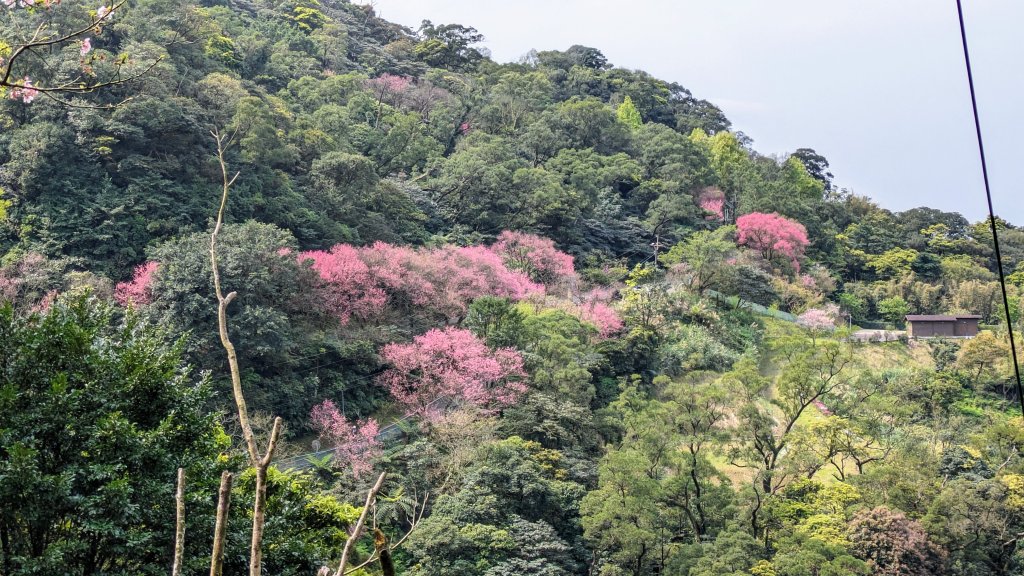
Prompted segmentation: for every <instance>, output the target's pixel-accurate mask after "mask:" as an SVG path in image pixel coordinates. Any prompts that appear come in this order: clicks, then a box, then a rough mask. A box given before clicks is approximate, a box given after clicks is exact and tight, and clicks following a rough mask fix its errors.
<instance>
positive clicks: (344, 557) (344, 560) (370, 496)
mask: <svg viewBox="0 0 1024 576" xmlns="http://www.w3.org/2000/svg"><path fill="white" fill-rule="evenodd" d="M386 477H387V472H381V473H380V478H377V482H376V483H375V484H374V485H373V487H372V488H370V491H369V492H367V494H366V504H365V505H364V506H363V511H362V513H360V514H359V520H358V521H357V522H356V527H355V529H353V530H352V535H351V536H349V538H348V540H346V541H345V548H344V549H343V550H342V552H341V562H340V563H339V564H338V569H337V570H336V571H335V572H334V576H344V574H345V564H348V557H349V555H350V554H351V553H352V546H353V545H354V544H355V542H356V540H358V539H359V535H360V533H361V532H362V531H363V524H365V523H366V515H367V514H368V513H369V512H370V504H372V503H373V500H374V498H376V497H377V492H379V491H380V488H381V486H383V485H384V478H386Z"/></svg>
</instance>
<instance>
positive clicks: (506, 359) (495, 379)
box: [378, 327, 526, 420]
mask: <svg viewBox="0 0 1024 576" xmlns="http://www.w3.org/2000/svg"><path fill="white" fill-rule="evenodd" d="M381 355H382V356H383V357H384V359H385V361H387V362H388V363H389V364H390V365H391V368H390V369H388V370H387V371H386V372H384V373H383V374H381V375H380V376H379V378H378V381H379V383H380V384H381V385H383V386H384V387H385V388H386V389H387V390H388V392H390V393H391V395H392V396H393V397H394V398H395V400H397V401H398V402H399V403H400V404H401V405H402V406H403V407H404V408H405V410H406V411H407V412H408V413H409V414H415V415H417V416H420V417H423V418H426V419H428V420H430V419H432V418H436V417H437V416H438V414H439V411H440V407H439V405H438V404H439V403H440V402H439V401H441V400H444V399H447V400H448V401H451V402H456V403H468V404H471V405H473V406H478V407H481V408H484V409H488V410H491V409H498V408H501V407H502V406H507V405H509V404H511V403H512V402H514V401H515V400H516V399H517V398H518V397H519V396H520V395H521V394H522V393H523V392H525V391H526V385H525V384H524V383H523V379H524V378H525V377H526V373H525V371H524V370H523V358H522V356H521V355H520V354H519V352H517V351H516V350H514V349H512V348H501V349H498V350H490V349H489V348H487V346H486V345H485V344H484V343H483V341H481V340H480V339H479V338H477V337H476V336H475V335H474V334H473V333H472V332H470V331H469V330H463V329H460V328H452V327H447V328H444V329H443V330H438V329H433V330H430V331H429V332H427V333H426V334H422V335H420V336H417V337H415V338H414V339H413V341H412V342H410V343H408V344H400V343H392V344H388V345H386V346H385V347H384V348H383V350H382V351H381Z"/></svg>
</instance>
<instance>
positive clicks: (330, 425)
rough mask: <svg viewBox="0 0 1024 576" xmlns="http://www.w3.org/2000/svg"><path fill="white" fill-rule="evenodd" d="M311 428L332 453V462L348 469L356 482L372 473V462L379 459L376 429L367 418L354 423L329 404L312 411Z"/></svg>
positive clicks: (318, 406) (372, 421)
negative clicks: (317, 433)
mask: <svg viewBox="0 0 1024 576" xmlns="http://www.w3.org/2000/svg"><path fill="white" fill-rule="evenodd" d="M309 419H310V422H311V423H312V425H313V428H314V429H315V430H316V431H317V432H319V433H320V439H321V440H326V441H327V444H328V445H329V446H331V448H332V449H333V450H334V461H335V462H336V463H338V464H339V465H348V466H349V467H351V469H352V474H353V475H355V476H356V477H357V478H358V477H359V476H361V475H363V474H365V473H367V472H369V471H371V470H372V469H373V460H374V459H375V458H376V457H377V456H379V455H380V451H381V444H380V440H379V439H378V438H377V435H378V434H379V433H380V426H379V425H378V424H377V421H376V420H374V419H372V418H370V419H368V420H366V421H364V422H361V423H360V422H356V421H353V420H349V419H348V418H346V417H345V416H344V415H343V414H342V413H341V411H339V410H338V407H337V406H336V405H335V404H334V402H331V401H330V400H324V401H323V402H321V403H320V404H317V405H316V406H314V407H313V410H312V411H311V412H310V414H309Z"/></svg>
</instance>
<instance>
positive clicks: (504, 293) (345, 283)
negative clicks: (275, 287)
mask: <svg viewBox="0 0 1024 576" xmlns="http://www.w3.org/2000/svg"><path fill="white" fill-rule="evenodd" d="M298 258H299V261H300V262H302V261H311V262H312V266H313V268H314V269H315V270H316V271H317V272H318V273H319V274H320V277H321V279H322V280H323V281H324V284H323V286H321V288H320V291H321V299H322V300H323V301H324V302H325V304H326V305H327V307H328V309H329V310H330V311H331V312H332V313H333V314H334V315H335V316H337V317H338V318H339V319H341V321H342V322H343V323H345V322H348V321H349V319H350V318H351V317H352V316H356V317H359V318H363V319H366V318H370V317H372V316H374V315H376V314H379V313H382V312H383V311H384V310H385V307H386V306H390V307H392V308H397V309H405V310H409V309H411V308H421V309H425V310H427V311H430V312H434V313H437V314H439V315H442V316H444V317H445V318H446V319H448V320H449V321H450V322H455V321H458V319H460V318H461V317H462V316H463V315H465V313H466V310H467V309H468V306H469V304H470V303H471V302H472V301H473V300H475V299H476V298H479V297H481V296H499V297H505V298H510V299H512V300H521V299H523V298H525V297H526V296H528V295H530V294H536V293H543V291H544V286H542V285H540V284H537V283H535V282H533V281H532V280H530V278H529V277H527V276H526V274H524V273H522V272H519V271H517V270H510V269H509V268H508V267H507V266H506V265H505V263H504V262H503V261H502V259H501V257H500V256H499V255H498V254H496V253H495V252H493V251H492V250H490V249H488V248H486V247H483V246H466V247H457V246H443V247H440V248H409V247H402V246H392V245H390V244H385V243H383V242H377V243H375V244H373V245H372V246H368V247H364V248H354V247H351V246H347V245H338V246H335V247H334V248H332V249H331V250H330V252H323V251H312V252H303V253H301V254H299V257H298Z"/></svg>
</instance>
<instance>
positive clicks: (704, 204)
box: [697, 188, 725, 220]
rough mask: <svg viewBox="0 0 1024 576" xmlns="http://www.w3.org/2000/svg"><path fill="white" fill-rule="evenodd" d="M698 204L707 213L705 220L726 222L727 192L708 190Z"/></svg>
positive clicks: (714, 189)
mask: <svg viewBox="0 0 1024 576" xmlns="http://www.w3.org/2000/svg"><path fill="white" fill-rule="evenodd" d="M697 204H698V205H699V206H700V207H701V209H702V210H704V212H705V213H706V216H705V217H704V218H705V220H725V192H722V191H721V190H719V189H718V188H707V189H705V190H704V191H703V192H701V193H700V197H699V198H698V200H697Z"/></svg>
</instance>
